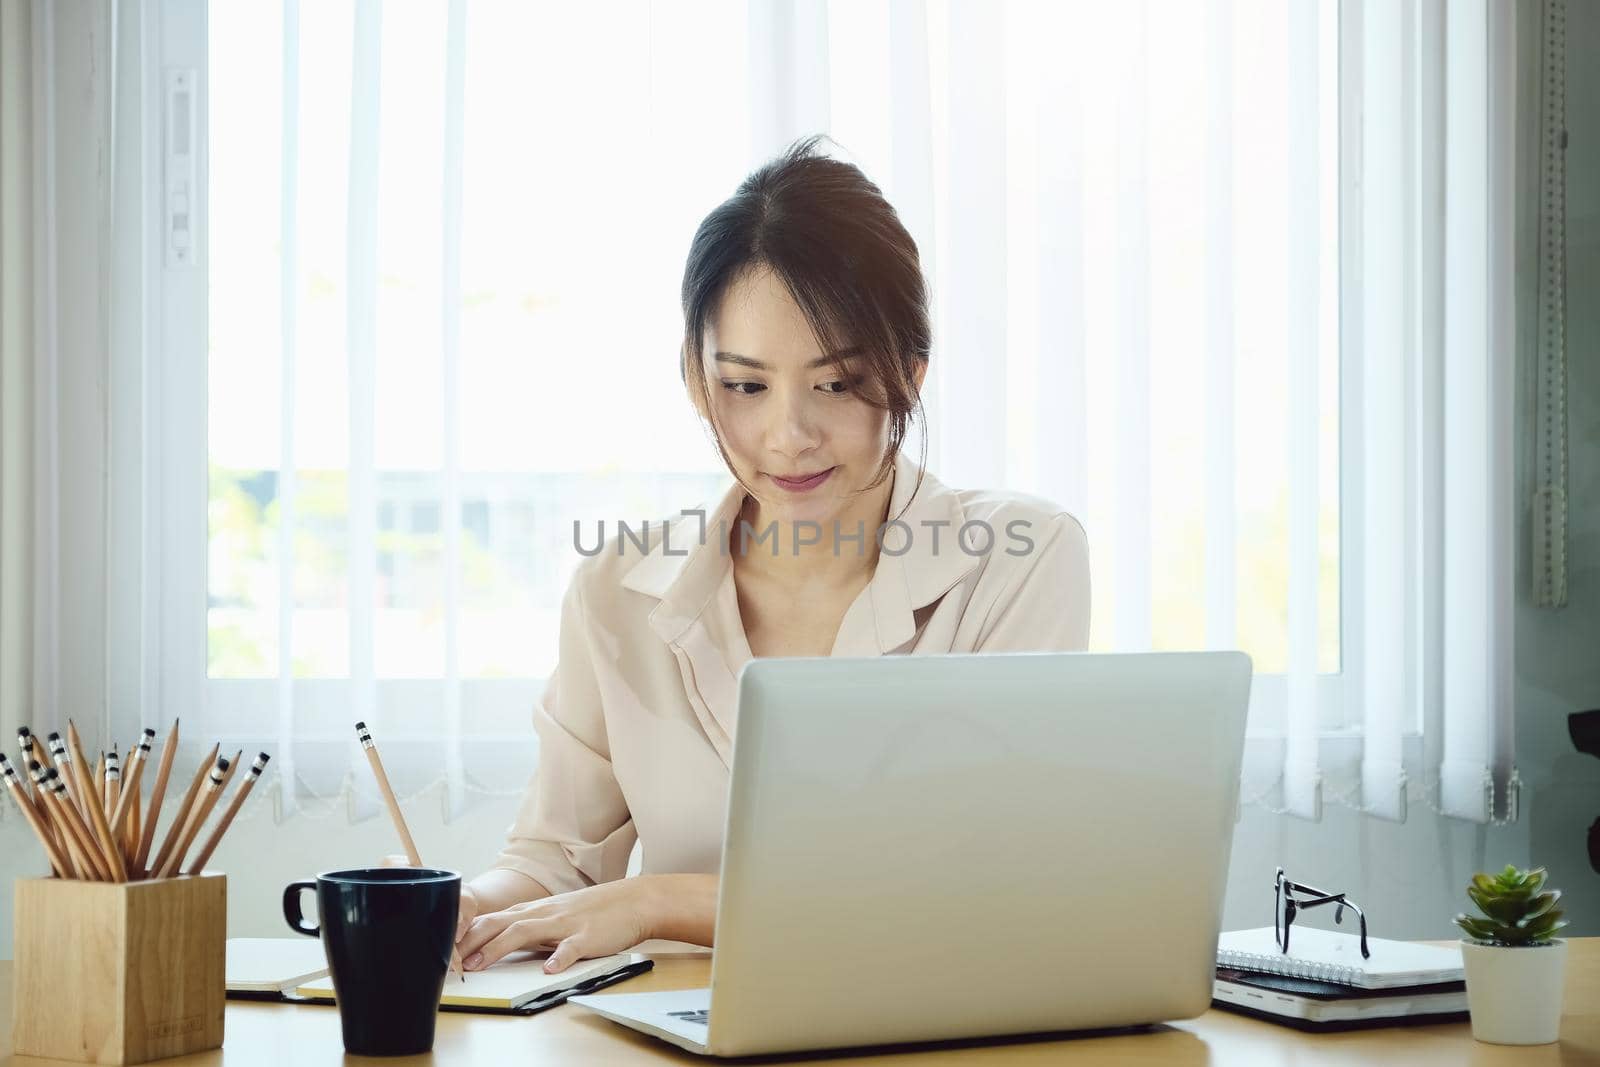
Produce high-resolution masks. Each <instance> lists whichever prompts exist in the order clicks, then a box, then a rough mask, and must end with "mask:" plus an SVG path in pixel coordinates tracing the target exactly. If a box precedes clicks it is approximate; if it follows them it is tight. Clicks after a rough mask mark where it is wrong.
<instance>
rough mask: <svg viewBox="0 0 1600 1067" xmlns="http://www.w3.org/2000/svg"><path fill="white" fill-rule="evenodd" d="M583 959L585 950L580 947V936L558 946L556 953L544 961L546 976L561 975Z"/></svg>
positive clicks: (568, 939) (574, 936) (572, 937)
mask: <svg viewBox="0 0 1600 1067" xmlns="http://www.w3.org/2000/svg"><path fill="white" fill-rule="evenodd" d="M582 958H583V950H582V949H580V948H579V947H578V936H577V935H576V934H574V935H573V936H571V937H569V938H567V939H566V940H564V941H562V942H561V944H559V945H557V946H556V948H555V951H554V952H552V953H550V958H549V959H547V960H545V961H544V973H545V974H560V973H561V972H562V971H564V970H566V969H567V968H568V967H571V966H572V965H573V964H574V963H577V962H578V961H579V960H580V959H582Z"/></svg>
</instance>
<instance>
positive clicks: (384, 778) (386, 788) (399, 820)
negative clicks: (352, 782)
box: [356, 722, 467, 982]
mask: <svg viewBox="0 0 1600 1067" xmlns="http://www.w3.org/2000/svg"><path fill="white" fill-rule="evenodd" d="M356 737H357V739H358V740H360V742H361V747H362V748H364V749H366V752H367V762H368V763H369V764H371V765H372V776H373V777H374V778H376V779H377V780H378V791H379V792H380V793H382V794H383V802H384V803H385V804H386V805H388V808H389V817H390V818H392V819H393V820H394V828H395V829H396V830H398V831H400V841H401V843H402V844H404V845H405V847H406V860H407V861H408V862H409V863H410V864H411V866H413V867H421V866H422V853H420V852H418V851H417V843H416V842H415V841H413V840H411V830H410V828H409V827H407V826H406V820H405V816H403V815H401V814H400V802H399V801H398V800H396V799H395V796H394V789H393V788H391V787H390V785H389V776H388V775H387V774H385V773H384V772H383V760H381V759H379V758H378V746H377V745H376V744H374V743H373V740H372V733H371V732H370V731H369V730H368V729H367V724H366V723H364V722H358V723H356ZM450 973H452V974H457V973H459V974H460V975H461V980H462V981H463V982H465V981H466V980H467V972H466V970H465V969H464V968H462V966H461V953H460V952H458V951H456V947H455V944H454V943H453V942H452V943H451V945H450Z"/></svg>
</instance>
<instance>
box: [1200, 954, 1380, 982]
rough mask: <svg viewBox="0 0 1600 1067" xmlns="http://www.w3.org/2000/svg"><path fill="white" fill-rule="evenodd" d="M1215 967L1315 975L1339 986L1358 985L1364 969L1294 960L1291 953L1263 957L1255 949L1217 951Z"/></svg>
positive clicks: (1293, 974) (1314, 976)
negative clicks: (1289, 954)
mask: <svg viewBox="0 0 1600 1067" xmlns="http://www.w3.org/2000/svg"><path fill="white" fill-rule="evenodd" d="M1217 966H1219V967H1231V968H1233V969H1234V970H1236V971H1265V972H1267V973H1268V974H1281V975H1284V976H1285V977H1288V978H1315V979H1317V980H1319V981H1323V982H1337V983H1339V984H1340V985H1361V984H1362V982H1363V981H1364V980H1365V978H1366V974H1367V972H1366V971H1363V970H1362V969H1361V968H1360V967H1347V966H1344V965H1341V964H1337V963H1318V962H1317V961H1315V960H1297V959H1295V958H1294V957H1293V956H1263V955H1260V954H1258V953H1255V952H1234V951H1232V950H1230V949H1224V950H1222V951H1220V952H1218V953H1217Z"/></svg>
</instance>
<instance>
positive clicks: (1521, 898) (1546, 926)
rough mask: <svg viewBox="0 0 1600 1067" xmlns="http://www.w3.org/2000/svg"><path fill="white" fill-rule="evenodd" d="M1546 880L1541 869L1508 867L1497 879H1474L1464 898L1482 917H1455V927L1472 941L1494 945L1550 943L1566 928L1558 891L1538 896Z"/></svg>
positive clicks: (1491, 877) (1476, 875)
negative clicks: (1465, 933)
mask: <svg viewBox="0 0 1600 1067" xmlns="http://www.w3.org/2000/svg"><path fill="white" fill-rule="evenodd" d="M1545 877H1546V872H1545V869H1544V868H1543V867H1535V868H1534V869H1533V870H1531V871H1519V870H1517V868H1515V867H1513V866H1511V865H1510V864H1507V865H1506V869H1505V870H1503V871H1501V872H1500V873H1499V874H1496V875H1488V874H1475V875H1473V876H1472V884H1471V885H1469V886H1467V896H1469V897H1471V898H1472V902H1473V903H1474V904H1476V905H1477V906H1478V910H1480V911H1482V912H1483V915H1484V917H1479V916H1475V915H1465V914H1463V915H1457V916H1456V925H1457V926H1459V927H1461V929H1463V930H1465V931H1466V932H1467V936H1468V937H1470V938H1472V939H1473V940H1474V941H1487V942H1491V943H1493V944H1496V945H1543V944H1547V943H1549V941H1550V938H1551V936H1552V935H1554V934H1555V932H1556V931H1557V930H1559V929H1561V928H1562V927H1563V926H1565V925H1567V924H1566V922H1565V921H1563V920H1562V918H1561V909H1560V908H1558V907H1556V901H1558V900H1560V899H1561V890H1559V889H1550V890H1545V891H1544V892H1540V890H1543V889H1544V880H1545Z"/></svg>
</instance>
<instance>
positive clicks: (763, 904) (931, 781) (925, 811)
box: [572, 652, 1250, 1056]
mask: <svg viewBox="0 0 1600 1067" xmlns="http://www.w3.org/2000/svg"><path fill="white" fill-rule="evenodd" d="M1249 691H1250V660H1249V658H1248V657H1247V656H1245V655H1243V654H1242V653H1238V652H1196V653H1170V654H1168V653H1152V654H1140V655H1089V654H1054V653H1013V654H995V655H981V656H976V655H963V656H887V657H881V658H871V659H758V660H755V661H753V662H751V663H750V664H749V665H748V666H746V667H745V669H744V671H743V673H742V674H741V675H740V679H739V721H738V735H737V740H736V743H735V745H734V754H733V776H732V781H731V783H730V785H729V797H728V822H727V832H726V834H725V836H724V838H723V851H722V880H721V884H720V892H719V896H718V900H717V945H716V952H715V954H714V956H713V959H712V966H711V986H710V988H709V989H694V990H685V991H681V992H660V993H638V994H627V993H622V994H612V995H604V994H602V995H595V996H582V997H573V998H572V1003H574V1004H581V1005H583V1006H584V1007H585V1008H589V1009H591V1010H593V1011H596V1012H599V1013H600V1014H601V1015H603V1016H605V1017H606V1018H608V1019H613V1020H615V1021H616V1022H619V1023H622V1024H623V1025H625V1026H631V1027H633V1028H635V1029H638V1030H643V1031H645V1032H646V1033H650V1034H654V1035H655V1036H657V1037H660V1038H663V1039H665V1040H667V1041H670V1042H672V1043H673V1044H675V1045H679V1046H681V1047H683V1048H686V1049H689V1050H690V1051H692V1052H699V1053H706V1054H710V1055H714V1056H745V1055H753V1054H762V1053H779V1052H796V1051H807V1050H814V1049H825V1048H843V1047H853V1046H863V1045H877V1044H887V1043H898V1042H913V1041H938V1040H949V1039H957V1038H973V1037H989V1036H999V1035H1005V1034H1026V1033H1042V1032H1053V1031H1063V1030H1079V1029H1097V1028H1105V1027H1124V1026H1134V1025H1140V1024H1145V1023H1154V1022H1160V1021H1163V1020H1169V1019H1185V1018H1191V1017H1193V1016H1196V1015H1199V1014H1200V1013H1202V1012H1204V1011H1205V1010H1206V1008H1207V1006H1208V1005H1209V1004H1210V1001H1211V985H1212V972H1213V969H1214V967H1215V963H1216V948H1217V933H1218V928H1219V924H1220V922H1221V916H1222V895H1223V887H1224V883H1225V881H1226V877H1227V870H1228V853H1229V849H1230V848H1231V846H1232V843H1233V827H1234V820H1235V811H1236V804H1237V800H1238V787H1239V764H1240V759H1241V755H1242V751H1243V747H1244V723H1245V708H1246V704H1247V702H1248V699H1249Z"/></svg>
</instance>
